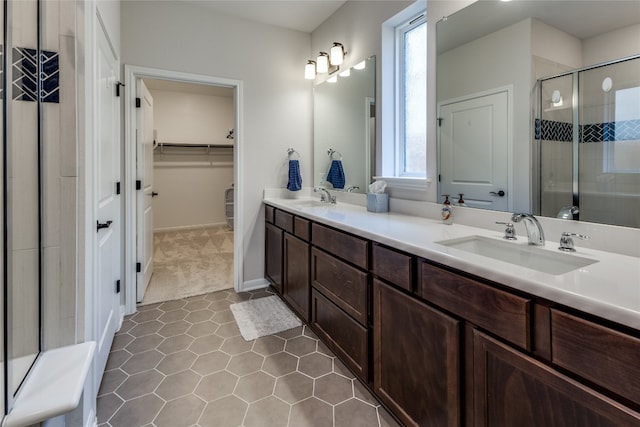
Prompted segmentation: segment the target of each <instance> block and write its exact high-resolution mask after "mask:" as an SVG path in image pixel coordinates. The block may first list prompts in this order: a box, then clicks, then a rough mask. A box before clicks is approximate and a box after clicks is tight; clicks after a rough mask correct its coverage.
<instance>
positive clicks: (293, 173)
mask: <svg viewBox="0 0 640 427" xmlns="http://www.w3.org/2000/svg"><path fill="white" fill-rule="evenodd" d="M301 189H302V176H300V162H299V161H298V160H289V182H288V183H287V190H289V191H300V190H301Z"/></svg>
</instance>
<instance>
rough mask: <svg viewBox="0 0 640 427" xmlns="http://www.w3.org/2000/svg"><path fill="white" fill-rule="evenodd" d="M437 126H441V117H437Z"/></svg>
mask: <svg viewBox="0 0 640 427" xmlns="http://www.w3.org/2000/svg"><path fill="white" fill-rule="evenodd" d="M437 120H438V127H440V126H442V117H438V119H437Z"/></svg>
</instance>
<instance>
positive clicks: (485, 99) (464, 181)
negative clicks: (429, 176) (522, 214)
mask: <svg viewBox="0 0 640 427" xmlns="http://www.w3.org/2000/svg"><path fill="white" fill-rule="evenodd" d="M439 111H440V114H439V117H440V129H439V130H440V147H439V148H440V171H441V174H440V186H439V188H440V190H439V195H440V197H441V199H440V200H439V201H440V202H442V201H443V200H444V197H443V196H442V195H443V194H449V195H450V196H451V197H450V200H451V201H452V202H455V201H457V200H458V197H459V196H458V195H459V194H464V201H465V204H466V205H467V206H469V207H474V208H483V209H492V210H502V211H505V210H509V205H510V203H509V200H511V197H510V194H509V167H508V163H509V162H508V160H509V151H510V150H509V138H510V135H511V131H510V127H511V124H510V114H509V92H508V90H498V91H495V92H493V93H488V94H482V95H477V96H472V97H468V98H464V99H457V100H453V101H446V102H444V103H442V104H440V106H439Z"/></svg>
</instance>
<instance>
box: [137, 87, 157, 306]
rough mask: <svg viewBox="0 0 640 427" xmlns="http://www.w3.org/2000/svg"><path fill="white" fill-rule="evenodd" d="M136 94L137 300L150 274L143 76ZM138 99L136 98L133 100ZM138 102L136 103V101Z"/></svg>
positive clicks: (149, 138) (148, 124)
mask: <svg viewBox="0 0 640 427" xmlns="http://www.w3.org/2000/svg"><path fill="white" fill-rule="evenodd" d="M136 93H137V95H136V96H137V98H138V99H139V100H140V102H139V105H140V107H139V108H138V114H137V120H136V123H137V132H136V135H137V156H136V163H137V168H136V169H137V180H138V181H140V187H139V188H140V189H139V190H138V197H137V217H138V218H137V238H136V240H137V253H138V262H139V263H140V269H139V270H140V271H139V272H138V275H137V278H136V279H137V280H136V283H137V289H136V296H137V298H136V299H137V301H138V302H140V301H142V299H143V298H144V293H145V292H146V290H147V286H148V285H149V281H150V280H151V275H152V274H153V196H154V194H155V193H154V192H153V97H152V96H151V94H150V93H149V90H148V89H147V87H146V86H145V84H144V82H143V81H142V79H137V81H136ZM136 102H137V101H136ZM136 105H138V104H136Z"/></svg>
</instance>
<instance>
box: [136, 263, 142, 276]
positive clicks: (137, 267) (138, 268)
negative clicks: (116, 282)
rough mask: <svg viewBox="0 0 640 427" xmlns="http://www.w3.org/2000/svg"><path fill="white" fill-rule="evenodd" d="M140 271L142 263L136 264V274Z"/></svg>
mask: <svg viewBox="0 0 640 427" xmlns="http://www.w3.org/2000/svg"><path fill="white" fill-rule="evenodd" d="M141 271H142V263H140V262H136V273H140V272H141Z"/></svg>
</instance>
